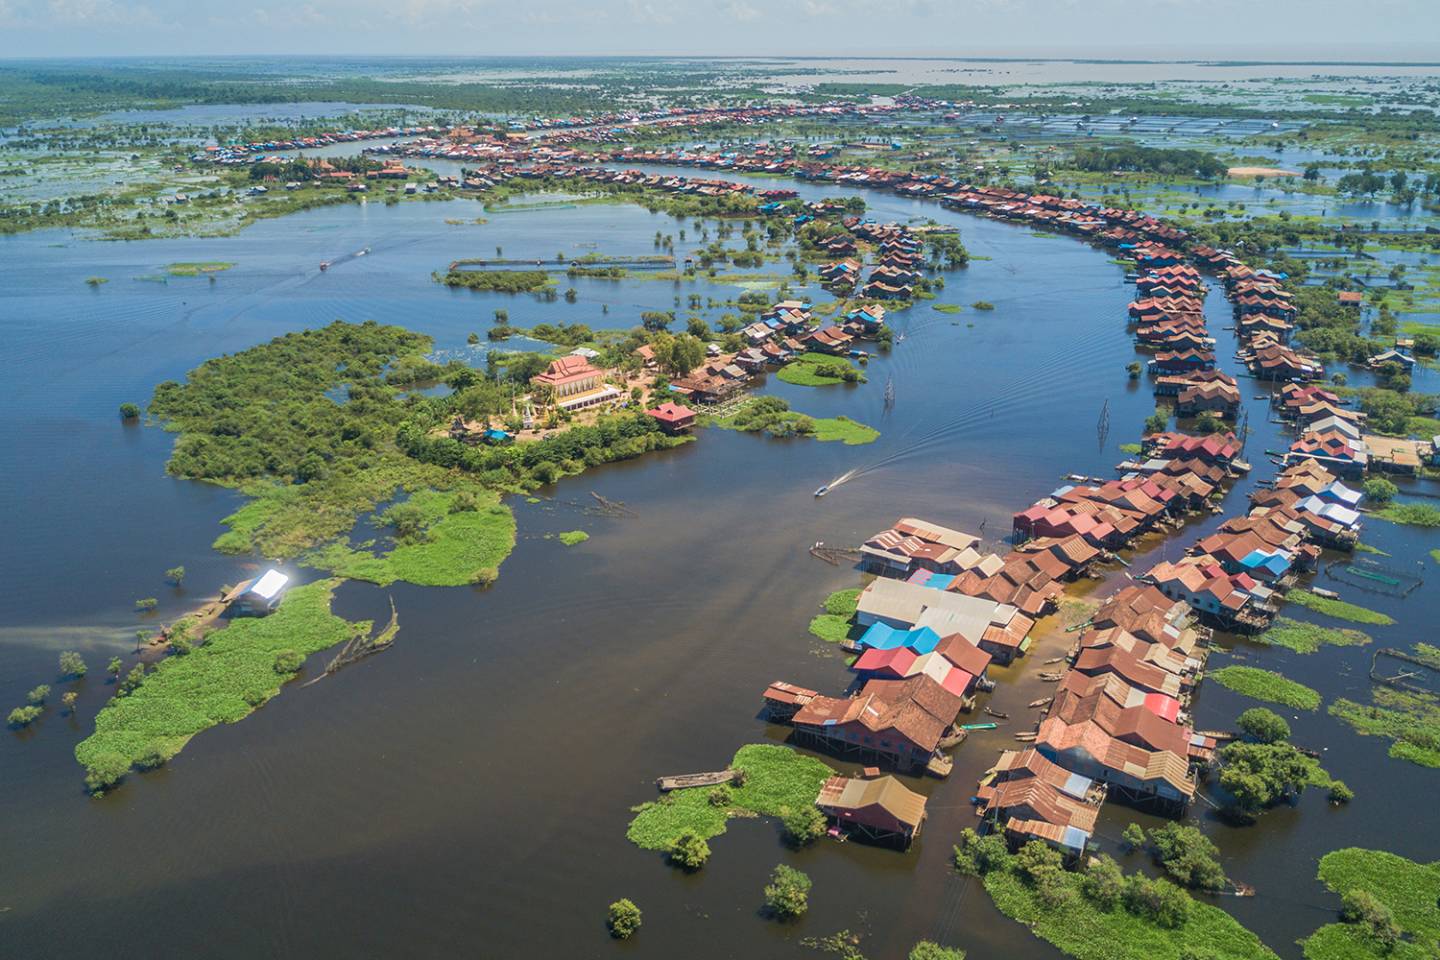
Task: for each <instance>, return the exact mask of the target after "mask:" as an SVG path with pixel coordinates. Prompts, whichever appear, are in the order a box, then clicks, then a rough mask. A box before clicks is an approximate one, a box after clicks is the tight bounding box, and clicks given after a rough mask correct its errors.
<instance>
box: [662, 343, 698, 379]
mask: <svg viewBox="0 0 1440 960" xmlns="http://www.w3.org/2000/svg"><path fill="white" fill-rule="evenodd" d="M656 357H657V359H658V357H659V350H658V349H657V351H656ZM704 362H705V344H704V343H702V342H700V339H699V338H698V337H695V336H692V335H691V334H688V333H682V334H680V336H678V337H675V338H674V339H673V340H672V341H671V342H670V344H669V350H668V356H667V357H666V361H665V363H664V366H666V367H667V368H668V369H669V370H670V371H671V372H672V373H673V374H674V375H675V376H677V377H683V376H685V375H686V374H687V373H689V372H690V371H691V370H694V369H695V368H696V367H698V366H700V364H702V363H704Z"/></svg>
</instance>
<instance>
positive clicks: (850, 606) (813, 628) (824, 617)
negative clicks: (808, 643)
mask: <svg viewBox="0 0 1440 960" xmlns="http://www.w3.org/2000/svg"><path fill="white" fill-rule="evenodd" d="M859 599H860V591H859V590H836V591H835V592H834V593H832V594H830V596H828V597H826V598H825V612H824V613H822V614H819V615H818V616H815V617H812V618H811V620H810V633H811V634H813V635H814V636H816V637H819V638H820V639H821V640H824V641H825V642H826V643H843V642H844V641H845V640H846V639H847V638H848V637H849V636H850V628H851V627H852V626H853V624H852V622H851V621H853V620H854V619H855V607H856V604H857V603H858V602H859Z"/></svg>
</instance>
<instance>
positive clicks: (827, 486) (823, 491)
mask: <svg viewBox="0 0 1440 960" xmlns="http://www.w3.org/2000/svg"><path fill="white" fill-rule="evenodd" d="M829 492H830V484H828V483H827V484H823V485H822V486H821V487H820V488H819V489H817V490H816V491H815V496H817V497H823V496H825V494H827V493H829Z"/></svg>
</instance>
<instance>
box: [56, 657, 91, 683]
mask: <svg viewBox="0 0 1440 960" xmlns="http://www.w3.org/2000/svg"><path fill="white" fill-rule="evenodd" d="M86 669H87V668H86V666H85V658H84V657H82V656H80V654H79V653H77V652H75V651H74V650H66V651H64V652H63V653H61V654H60V679H61V680H64V679H66V678H68V677H74V678H75V679H77V680H78V679H79V678H81V677H83V676H85V670H86Z"/></svg>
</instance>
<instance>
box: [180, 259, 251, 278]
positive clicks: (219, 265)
mask: <svg viewBox="0 0 1440 960" xmlns="http://www.w3.org/2000/svg"><path fill="white" fill-rule="evenodd" d="M233 266H235V264H233V263H229V262H227V261H224V260H205V261H199V262H190V263H172V264H170V265H169V266H168V267H166V268H165V272H166V273H168V274H170V276H172V277H198V276H200V275H201V274H204V273H211V274H213V273H220V272H221V271H223V270H229V269H230V268H231V267H233Z"/></svg>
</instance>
